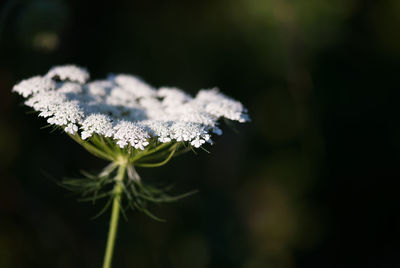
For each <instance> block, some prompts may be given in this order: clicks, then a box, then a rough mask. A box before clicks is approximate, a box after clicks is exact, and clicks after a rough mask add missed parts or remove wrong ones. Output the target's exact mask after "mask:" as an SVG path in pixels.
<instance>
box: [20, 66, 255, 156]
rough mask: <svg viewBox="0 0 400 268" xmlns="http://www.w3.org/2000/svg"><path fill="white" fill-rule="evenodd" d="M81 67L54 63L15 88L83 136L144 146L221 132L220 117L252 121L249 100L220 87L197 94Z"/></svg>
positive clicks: (198, 141) (197, 142)
mask: <svg viewBox="0 0 400 268" xmlns="http://www.w3.org/2000/svg"><path fill="white" fill-rule="evenodd" d="M88 79H89V73H88V72H87V71H86V70H85V69H84V68H81V67H77V66H74V65H65V66H58V67H53V68H51V69H50V71H49V72H48V73H47V74H46V75H45V76H35V77H32V78H29V79H26V80H23V81H21V82H20V83H18V84H17V85H15V86H14V88H13V91H14V92H17V93H18V94H20V95H22V96H23V97H24V98H26V101H25V104H26V105H27V106H29V107H32V108H33V109H34V110H35V111H38V112H39V116H41V117H45V118H47V122H48V123H49V124H52V125H56V126H61V127H62V128H63V129H64V130H65V131H66V132H67V133H69V134H72V135H79V137H80V138H81V139H83V140H87V139H90V138H91V137H92V136H93V135H94V134H97V135H99V136H102V137H106V138H109V139H110V140H112V141H115V143H116V144H117V145H118V146H119V147H121V148H125V147H133V148H135V149H137V150H144V149H145V147H146V146H147V145H149V144H150V143H151V141H152V140H156V141H158V142H160V143H169V142H186V143H187V144H190V145H192V146H193V147H196V148H198V147H200V146H202V145H203V144H204V143H206V142H208V143H212V141H211V134H217V135H221V134H222V131H221V129H220V128H219V127H218V125H219V122H218V121H219V119H222V118H225V119H229V120H233V121H238V122H246V121H249V120H250V119H249V117H248V115H247V110H246V109H245V108H244V106H243V105H242V104H241V103H240V102H238V101H235V100H233V99H231V98H229V97H227V96H225V95H223V94H222V93H220V92H219V91H218V90H217V89H210V90H201V91H200V92H199V93H198V94H197V95H196V97H195V98H193V97H192V96H190V95H189V94H187V93H185V92H184V91H182V90H180V89H178V88H168V87H161V88H160V89H155V88H153V87H151V86H150V85H148V84H147V83H145V82H144V81H142V80H141V79H139V78H137V77H135V76H132V75H126V74H119V75H110V76H109V77H108V78H107V79H104V80H96V81H92V82H90V81H88Z"/></svg>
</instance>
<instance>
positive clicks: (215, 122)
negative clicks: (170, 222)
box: [13, 65, 250, 268]
mask: <svg viewBox="0 0 400 268" xmlns="http://www.w3.org/2000/svg"><path fill="white" fill-rule="evenodd" d="M13 91H14V92H16V93H18V94H20V95H21V96H22V97H23V98H25V104H26V105H27V106H29V107H31V108H32V109H33V110H35V111H37V112H38V115H39V116H40V117H44V118H47V122H48V123H49V124H50V125H53V126H55V127H58V128H61V129H63V130H64V131H65V132H66V133H67V134H68V135H69V136H70V137H71V138H73V139H74V140H75V141H76V142H78V143H79V144H80V145H82V146H83V147H84V148H85V149H86V150H87V151H89V152H90V153H92V154H93V155H95V156H97V157H99V158H102V159H105V160H108V161H110V162H111V163H110V165H109V166H107V167H106V168H105V169H104V170H103V171H102V172H100V173H99V174H97V175H91V174H86V173H85V174H84V175H85V178H83V179H70V180H66V181H65V186H66V187H67V188H69V189H71V190H73V191H77V192H79V193H80V194H82V196H83V197H82V199H83V200H92V201H93V202H94V201H96V200H98V199H101V198H107V200H108V201H107V204H106V206H105V208H107V207H108V206H109V205H111V204H112V220H111V226H110V233H109V239H108V244H107V250H106V256H105V260H104V266H103V267H105V268H108V267H110V265H111V256H112V251H113V247H114V240H115V233H116V224H117V222H118V216H119V211H122V212H124V208H125V207H130V208H133V209H136V210H139V211H143V212H145V213H146V214H148V215H149V216H151V217H153V218H156V217H155V216H154V215H152V214H151V213H150V212H149V211H148V210H147V209H146V204H147V202H170V201H175V200H176V199H178V198H182V197H183V196H186V195H182V196H177V197H172V196H169V195H168V194H167V193H166V192H167V191H166V190H167V189H158V188H155V187H153V186H151V185H148V184H146V183H144V182H143V181H142V180H141V179H140V177H139V175H138V173H137V172H136V170H135V167H158V166H162V165H164V164H166V163H167V162H168V161H169V160H170V159H171V158H172V157H173V156H176V155H178V154H181V153H184V152H186V151H190V150H193V148H200V147H202V146H203V145H204V144H206V143H209V144H212V135H213V134H216V135H221V134H222V131H221V129H220V128H219V121H220V119H228V120H232V121H237V122H241V123H243V122H247V121H250V119H249V116H248V114H247V110H246V109H245V108H244V106H243V105H242V104H241V103H240V102H238V101H235V100H233V99H232V98H230V97H228V96H226V95H224V94H222V93H221V92H220V91H219V90H218V89H217V88H213V89H202V90H200V91H199V92H198V93H197V95H196V96H195V97H192V96H190V95H189V94H187V93H185V92H184V91H182V90H180V89H178V88H169V87H161V88H159V89H156V88H153V87H152V86H150V85H148V84H146V83H145V82H144V81H142V80H141V79H139V78H138V77H135V76H132V75H127V74H118V75H109V76H108V77H107V78H106V79H104V80H95V81H89V73H88V72H87V70H86V69H84V68H81V67H78V66H74V65H65V66H58V67H53V68H51V69H50V71H49V72H48V73H47V74H45V75H43V76H34V77H32V78H29V79H26V80H23V81H21V82H19V83H18V84H17V85H15V86H14V87H13ZM122 199H124V201H125V202H124V203H122V201H123V200H122ZM121 204H126V206H125V205H121ZM156 219H157V218H156Z"/></svg>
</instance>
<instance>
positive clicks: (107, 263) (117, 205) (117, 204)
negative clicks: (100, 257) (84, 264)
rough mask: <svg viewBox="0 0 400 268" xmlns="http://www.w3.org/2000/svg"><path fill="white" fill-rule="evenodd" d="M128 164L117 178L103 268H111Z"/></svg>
mask: <svg viewBox="0 0 400 268" xmlns="http://www.w3.org/2000/svg"><path fill="white" fill-rule="evenodd" d="M126 165H127V164H126V163H121V164H120V165H119V167H118V173H117V176H116V177H115V186H114V197H113V198H114V200H113V206H112V210H111V218H110V229H109V232H108V239H107V246H106V252H105V255H104V263H103V268H111V261H112V256H113V252H114V245H115V238H116V235H117V228H118V220H119V213H120V210H121V196H122V191H123V179H124V176H125V172H126Z"/></svg>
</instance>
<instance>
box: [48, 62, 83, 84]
mask: <svg viewBox="0 0 400 268" xmlns="http://www.w3.org/2000/svg"><path fill="white" fill-rule="evenodd" d="M46 77H49V78H57V77H58V78H59V79H60V80H61V81H66V80H69V81H72V82H78V83H80V84H84V83H85V82H86V81H87V80H88V79H89V73H88V72H87V71H86V69H84V68H82V67H77V66H75V65H63V66H56V67H53V68H51V69H50V71H49V72H48V73H47V74H46Z"/></svg>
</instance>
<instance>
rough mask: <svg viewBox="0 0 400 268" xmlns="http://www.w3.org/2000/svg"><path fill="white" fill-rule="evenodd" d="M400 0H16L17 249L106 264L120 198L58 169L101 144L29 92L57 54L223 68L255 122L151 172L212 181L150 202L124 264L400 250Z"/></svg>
mask: <svg viewBox="0 0 400 268" xmlns="http://www.w3.org/2000/svg"><path fill="white" fill-rule="evenodd" d="M399 14H400V1H398V0H388V1H362V0H292V1H290V0H264V1H263V0H235V1H229V0H204V1H183V0H173V1H162V0H159V1H129V0H125V1H78V0H76V1H67V0H32V1H28V0H26V1H23V0H19V1H18V0H14V1H13V0H8V1H2V2H1V4H0V113H1V114H0V267H1V268H3V267H4V268H8V267H10V268H14V267H15V268H20V267H21V268H25V267H41V268H45V267H53V268H54V267H60V268H64V267H68V268H70V267H101V262H102V258H103V251H104V247H105V240H106V235H107V230H108V216H109V215H108V213H107V214H105V215H103V216H101V217H100V218H98V219H96V220H91V219H90V218H91V217H92V216H94V215H95V214H96V212H97V211H98V210H100V209H101V207H102V204H98V205H96V206H92V205H91V204H88V203H79V202H77V201H76V196H73V195H71V194H70V193H69V192H67V191H66V190H65V189H62V188H60V187H59V186H58V185H57V184H58V182H59V181H60V180H61V179H62V178H63V177H68V176H69V177H74V176H78V175H79V171H80V170H81V169H84V170H89V171H97V170H99V169H101V168H102V167H103V166H104V165H105V164H106V163H104V162H102V161H101V160H98V159H96V158H94V157H92V156H91V155H89V154H88V153H87V152H86V151H84V150H83V149H82V148H81V147H79V145H77V144H75V143H74V142H73V141H72V140H70V139H69V138H68V137H67V135H65V134H63V133H59V132H54V133H50V130H49V129H41V127H43V126H44V125H45V124H46V122H45V120H43V119H38V118H37V117H36V116H35V115H33V114H29V113H28V111H29V110H28V109H27V108H26V107H24V106H23V105H22V99H21V98H19V97H18V96H16V95H15V94H12V93H11V92H10V91H11V88H12V86H13V85H14V84H15V83H16V82H18V81H19V80H21V79H24V78H28V77H31V76H33V75H37V74H44V73H45V72H47V70H48V69H49V68H50V67H51V66H54V65H58V64H66V63H74V64H78V65H82V66H85V67H87V68H88V69H89V70H90V72H91V74H92V78H95V79H96V78H102V77H105V76H106V75H107V74H108V73H110V72H114V73H132V74H137V75H139V76H141V77H142V78H143V79H144V80H146V81H147V82H149V83H150V84H152V85H155V86H164V85H168V86H177V87H180V88H183V89H185V90H187V91H188V92H190V93H191V94H196V92H197V91H198V90H199V89H201V88H209V87H214V86H218V87H220V88H221V90H222V91H223V92H224V93H226V94H227V95H230V96H232V97H234V98H236V99H238V100H240V101H242V102H243V103H244V105H245V106H246V107H248V109H249V113H250V115H251V117H252V122H251V123H249V124H244V125H234V126H233V127H224V129H223V130H224V135H223V136H222V137H218V138H216V140H215V141H216V145H215V146H212V147H210V148H209V150H210V152H211V153H210V154H208V153H206V152H203V151H201V150H200V151H199V152H198V154H197V155H195V154H193V153H189V154H186V155H183V156H180V157H178V158H176V159H175V160H174V161H172V162H170V163H169V164H168V165H167V166H164V167H161V168H158V169H150V170H147V169H141V170H139V172H140V173H141V175H142V177H143V178H144V179H151V180H156V181H162V182H166V183H174V184H175V185H176V187H175V189H174V191H175V192H176V193H181V192H185V191H189V190H192V189H198V190H199V193H198V194H196V195H194V196H192V197H189V198H186V199H184V200H181V201H180V202H177V203H173V204H165V205H159V206H151V210H152V211H153V212H154V213H155V214H156V215H158V216H160V217H162V218H165V219H167V222H166V223H158V222H155V221H153V220H151V219H149V218H147V217H146V216H144V215H142V214H139V213H136V212H133V213H129V214H128V221H122V222H121V224H120V229H119V235H118V241H117V246H116V251H115V259H114V260H115V261H114V263H115V266H114V267H121V268H122V267H135V268H141V267H166V268H169V267H171V268H187V267H193V268H203V267H233V268H234V267H243V268H264V267H266V268H268V267H271V268H280V267H282V268H292V267H307V268H312V267H400V258H399V256H400V255H399V252H400V246H399V238H400V232H399V226H400V219H399V210H400V205H399V194H398V187H397V186H396V182H397V180H398V179H399V175H400V168H399V160H400V157H399V156H400V154H399V150H400V120H399V116H398V115H399V114H400V113H399V112H398V110H399V97H400V93H399V82H400V78H399V70H400V65H399V60H400V34H399V29H400V15H399Z"/></svg>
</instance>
